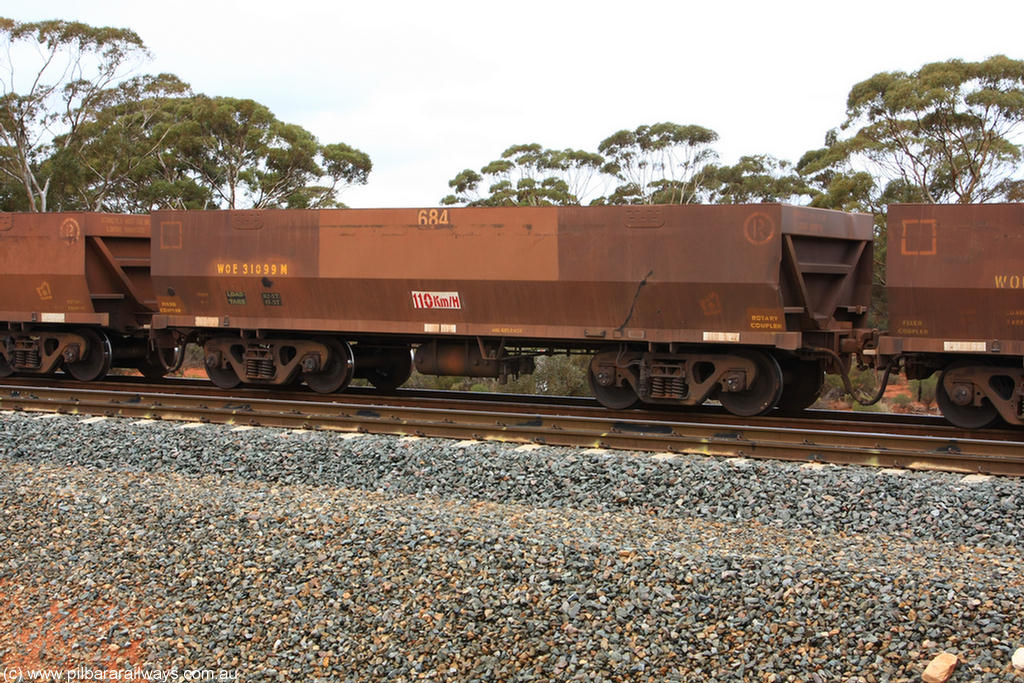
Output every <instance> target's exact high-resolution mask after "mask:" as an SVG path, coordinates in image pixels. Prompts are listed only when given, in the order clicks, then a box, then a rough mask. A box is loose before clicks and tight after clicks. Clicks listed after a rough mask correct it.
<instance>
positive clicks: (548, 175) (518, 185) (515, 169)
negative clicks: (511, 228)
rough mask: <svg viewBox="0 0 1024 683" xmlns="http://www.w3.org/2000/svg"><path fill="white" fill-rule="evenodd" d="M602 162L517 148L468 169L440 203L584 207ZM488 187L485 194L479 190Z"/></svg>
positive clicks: (573, 153)
mask: <svg viewBox="0 0 1024 683" xmlns="http://www.w3.org/2000/svg"><path fill="white" fill-rule="evenodd" d="M603 161H604V160H603V159H602V158H601V157H600V156H599V155H597V154H593V153H591V152H585V151H583V150H577V149H563V150H554V149H545V148H543V147H541V146H540V145H538V144H536V143H531V144H522V145H513V146H511V147H509V148H508V149H506V150H505V151H504V152H502V154H501V157H500V158H499V159H496V160H494V161H492V162H490V163H489V164H487V165H485V166H484V167H483V168H481V169H480V172H479V173H478V172H476V171H474V170H472V169H468V168H467V169H466V170H464V171H462V172H461V173H459V174H458V175H457V176H455V178H453V179H452V180H450V181H449V182H448V186H449V187H451V188H452V190H453V191H454V192H453V193H452V194H449V195H448V196H446V197H445V198H444V199H442V200H441V203H442V204H445V205H451V204H465V205H467V206H566V205H572V204H581V203H583V202H584V201H585V200H586V198H587V197H588V195H589V194H590V192H591V190H592V189H593V187H594V181H595V179H596V178H597V176H598V175H599V169H600V167H601V165H602V163H603ZM481 185H485V186H486V193H482V192H481V189H480V188H481Z"/></svg>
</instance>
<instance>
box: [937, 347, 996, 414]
mask: <svg viewBox="0 0 1024 683" xmlns="http://www.w3.org/2000/svg"><path fill="white" fill-rule="evenodd" d="M968 365H969V364H968V363H953V364H952V365H950V366H948V367H947V368H946V369H945V370H943V371H942V372H941V373H940V374H939V381H938V384H936V385H935V402H936V403H938V404H939V410H941V411H942V416H943V417H945V418H946V419H947V420H949V422H950V423H951V424H952V425H953V426H955V427H960V428H961V429H984V428H985V427H989V426H991V425H992V424H993V423H994V422H995V421H996V420H998V419H999V411H998V410H996V407H995V406H994V405H992V402H991V401H989V400H988V399H987V398H983V399H982V400H981V405H980V406H975V405H966V406H961V405H957V404H956V403H954V402H953V399H952V398H950V396H949V394H948V393H947V392H946V386H945V383H944V380H945V379H946V373H947V372H950V371H951V370H956V369H957V368H962V367H967V366H968Z"/></svg>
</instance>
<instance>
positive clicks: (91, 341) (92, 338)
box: [64, 327, 114, 382]
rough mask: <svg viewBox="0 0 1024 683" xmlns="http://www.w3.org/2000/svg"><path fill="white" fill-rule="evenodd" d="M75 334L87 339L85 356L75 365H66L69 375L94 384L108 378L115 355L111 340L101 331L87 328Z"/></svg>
mask: <svg viewBox="0 0 1024 683" xmlns="http://www.w3.org/2000/svg"><path fill="white" fill-rule="evenodd" d="M75 334H77V335H79V336H81V337H82V338H83V339H85V354H84V355H83V356H82V357H81V358H79V359H78V360H77V361H75V362H74V363H64V369H65V370H66V371H67V373H68V374H69V375H71V376H72V377H74V378H75V379H77V380H78V381H80V382H93V381H95V380H98V379H102V378H104V377H106V376H107V373H108V372H109V371H110V361H111V360H112V359H113V357H114V354H113V351H112V350H111V348H110V339H108V338H107V335H105V334H104V333H103V332H101V331H100V330H94V329H92V328H89V327H86V328H83V329H81V330H76V331H75Z"/></svg>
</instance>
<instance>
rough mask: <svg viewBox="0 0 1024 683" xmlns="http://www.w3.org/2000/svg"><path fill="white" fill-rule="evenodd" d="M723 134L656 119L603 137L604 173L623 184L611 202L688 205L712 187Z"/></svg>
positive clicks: (619, 186)
mask: <svg viewBox="0 0 1024 683" xmlns="http://www.w3.org/2000/svg"><path fill="white" fill-rule="evenodd" d="M717 140H718V134H717V133H716V132H715V131H713V130H711V129H710V128H704V127H703V126H696V125H680V124H677V123H668V122H666V123H655V124H652V125H643V126H639V127H637V128H635V129H634V130H620V131H618V132H617V133H614V134H612V135H610V136H609V137H607V138H605V139H604V140H602V141H601V144H599V145H598V148H597V149H598V152H599V153H600V154H601V155H603V156H604V157H605V159H606V163H605V165H604V167H603V168H602V171H603V172H604V173H607V174H609V175H611V176H613V177H614V178H615V179H616V180H617V181H618V183H619V185H618V186H617V187H616V188H615V190H614V191H613V192H612V193H611V194H610V195H609V196H608V197H607V198H605V200H604V201H606V202H607V203H610V204H689V203H693V202H697V201H699V200H700V199H701V198H702V197H703V196H704V193H705V192H706V190H707V183H708V181H709V178H710V173H711V172H712V171H713V169H714V166H713V162H714V160H715V159H716V158H717V157H718V155H717V153H716V152H715V150H714V149H713V148H712V147H711V145H712V144H714V143H715V142H716V141H717Z"/></svg>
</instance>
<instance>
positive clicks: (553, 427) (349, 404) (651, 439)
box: [0, 377, 1024, 476]
mask: <svg viewBox="0 0 1024 683" xmlns="http://www.w3.org/2000/svg"><path fill="white" fill-rule="evenodd" d="M0 410H23V411H43V412H61V413H69V414H87V415H104V416H110V417H127V418H137V419H164V420H188V421H201V422H210V423H222V424H234V425H244V426H267V427H284V428H292V429H326V430H337V431H342V432H367V433H378V434H396V435H405V436H424V437H446V438H455V439H475V440H494V441H506V442H519V443H534V444H544V445H559V446H579V447H588V448H608V449H623V450H639V451H650V452H667V453H697V454H705V455H716V456H741V457H748V458H774V459H781V460H790V461H804V462H821V463H838V464H861V465H874V466H881V467H902V468H909V469H929V470H944V471H953V472H965V473H986V474H1000V475H1015V476H1019V475H1024V434H1022V433H1021V432H1020V430H1011V429H999V430H986V431H983V432H965V431H964V430H962V429H957V428H954V427H951V426H949V425H948V424H946V423H945V422H944V421H943V420H942V419H941V418H937V417H930V416H897V415H880V414H868V413H843V412H832V411H808V414H807V415H806V416H802V417H776V416H770V417H765V418H758V419H744V418H737V417H735V416H732V415H729V414H727V413H725V412H724V411H717V410H701V411H694V410H687V411H682V410H676V411H636V410H631V411H621V412H615V411H609V410H607V409H605V408H602V407H600V406H599V405H598V404H597V402H596V401H593V400H592V399H580V398H564V397H542V396H520V395H507V394H484V395H476V394H472V395H468V394H465V393H459V392H437V391H418V390H399V391H397V392H395V393H394V394H392V395H388V396H382V395H380V394H377V393H372V392H369V391H359V390H358V389H356V390H351V391H350V392H346V393H344V394H336V395H320V394H314V393H312V392H307V391H290V392H275V393H273V394H271V393H269V392H267V391H266V390H262V389H239V390H235V391H233V392H232V394H231V395H230V396H226V395H224V393H223V392H222V391H220V390H218V389H216V388H214V387H212V386H210V385H209V384H208V383H206V382H203V381H197V380H184V379H178V380H174V379H170V380H165V381H164V382H162V383H152V382H148V381H145V380H142V379H141V378H136V377H122V378H111V380H110V381H106V382H101V383H90V384H89V385H88V387H85V386H83V385H82V384H80V383H78V382H73V381H70V380H60V379H54V378H48V379H47V380H34V379H31V378H25V377H12V378H7V379H4V380H0Z"/></svg>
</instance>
